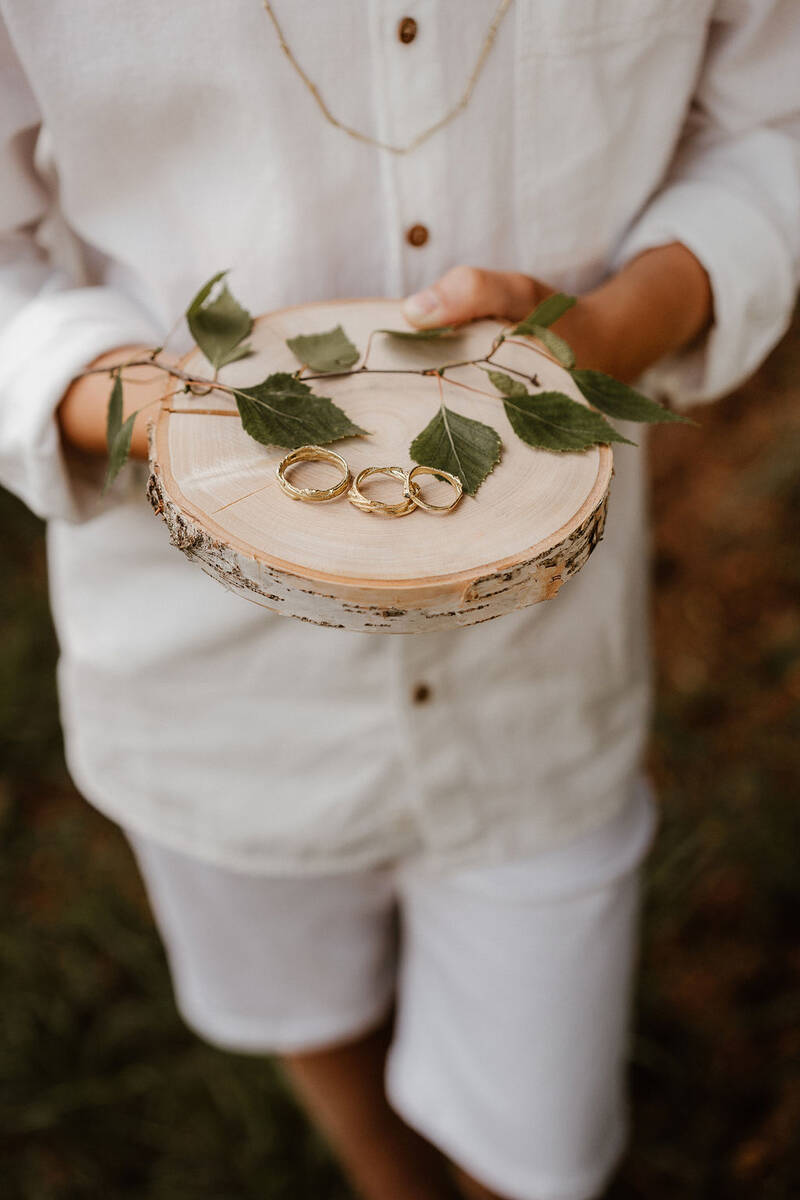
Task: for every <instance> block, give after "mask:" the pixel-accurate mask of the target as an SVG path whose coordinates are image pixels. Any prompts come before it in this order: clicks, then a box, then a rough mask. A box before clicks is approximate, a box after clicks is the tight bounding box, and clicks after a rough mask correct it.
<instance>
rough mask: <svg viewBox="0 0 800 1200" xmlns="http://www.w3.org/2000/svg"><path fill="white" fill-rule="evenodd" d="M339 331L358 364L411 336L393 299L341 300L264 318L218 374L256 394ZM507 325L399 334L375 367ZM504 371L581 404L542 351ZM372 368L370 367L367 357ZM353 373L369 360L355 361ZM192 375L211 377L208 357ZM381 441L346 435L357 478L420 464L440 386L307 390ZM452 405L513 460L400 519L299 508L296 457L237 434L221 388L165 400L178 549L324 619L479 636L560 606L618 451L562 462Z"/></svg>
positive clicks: (309, 467)
mask: <svg viewBox="0 0 800 1200" xmlns="http://www.w3.org/2000/svg"><path fill="white" fill-rule="evenodd" d="M337 324H342V325H343V326H344V329H345V331H346V333H347V334H348V336H349V337H350V339H351V341H352V342H354V343H355V345H356V346H357V347H358V348H359V350H360V351H361V353H362V356H363V353H364V351H365V349H366V346H367V340H368V337H369V334H370V332H371V331H372V330H374V329H379V328H392V329H408V328H409V327H408V325H407V323H406V322H405V320H404V318H403V317H402V315H401V312H400V303H399V301H393V300H345V301H335V302H324V303H317V304H306V305H302V306H300V307H296V308H288V309H282V310H280V311H278V312H274V313H270V314H268V315H267V316H264V317H261V318H259V319H258V320H257V321H256V323H255V327H254V329H253V333H252V336H251V338H250V341H251V343H252V345H253V348H254V349H255V351H256V354H255V356H253V357H251V358H248V359H244V360H242V361H241V362H238V363H233V364H231V365H230V366H228V367H225V368H224V369H223V371H222V372H221V374H220V380H221V381H222V382H224V383H228V384H232V385H234V386H247V385H249V384H253V383H256V382H258V381H260V380H261V379H263V378H264V377H265V376H266V375H268V374H271V373H272V372H275V371H290V372H292V371H296V370H297V369H298V367H299V363H298V361H297V359H296V358H295V356H294V355H293V354H292V353H291V351H290V350H289V348H288V347H287V346H286V338H288V337H293V336H295V335H296V334H301V333H302V334H308V333H317V332H321V331H324V330H328V329H331V328H333V326H335V325H337ZM500 328H501V326H500V323H499V322H497V321H493V320H486V321H478V322H475V323H474V324H471V325H469V326H467V327H465V329H464V331H463V332H462V333H459V334H458V335H457V336H456V337H453V338H447V339H442V340H437V341H403V340H400V339H397V338H390V337H387V336H385V335H381V334H375V336H374V337H373V339H372V346H371V349H370V353H369V366H370V368H377V367H382V368H396V367H436V366H441V365H444V364H445V363H447V362H456V361H460V360H463V359H472V358H476V357H479V356H480V355H482V354H485V353H487V352H488V350H489V348H490V347H491V344H492V340H493V338H494V337H495V335H496V333H497V331H498V330H499V329H500ZM496 359H497V362H498V364H499V365H500V366H502V365H507V366H510V367H516V368H518V369H519V370H523V371H525V372H527V373H530V374H533V373H535V374H536V375H537V376H538V379H539V381H540V383H541V386H542V387H543V388H544V389H551V388H554V389H558V390H561V391H565V392H567V393H568V394H569V395H571V396H573V397H574V398H575V399H576V400H578V401H580V402H581V403H584V401H583V398H582V396H581V395H580V393H579V392H578V390H577V388H576V387H575V385H574V384H573V383H572V380H571V378H570V376H569V375H568V373H567V372H566V371H564V370H562V368H561V367H559V366H557V365H556V364H555V363H553V362H552V361H550V360H549V359H548V358H546V357H545V356H544V355H542V354H539V353H538V352H536V351H533V350H529V349H525V348H518V347H515V346H507V345H503V346H502V347H501V350H500V352H499V354H498V355H497V356H496ZM361 361H363V358H362V360H361ZM357 365H359V364H357ZM184 369H186V370H188V371H191V372H192V373H196V374H198V375H201V376H203V377H204V378H205V377H208V376H209V375H210V368H209V366H208V364H207V363H206V361H205V359H204V358H203V356H202V354H201V353H200V352H199V351H194V352H193V353H192V354H191V355H189V356H188V357H187V358H186V359H185V360H184ZM452 377H453V378H454V379H457V380H460V381H462V382H464V383H469V384H471V385H472V386H474V387H477V388H481V389H482V390H483V391H484V392H491V391H492V390H493V389H492V387H491V384H490V383H489V381H488V378H487V376H486V374H485V373H484V372H483V371H481V370H480V369H479V368H477V367H473V366H468V367H460V368H457V369H456V370H454V371H453V373H452ZM311 386H312V387H313V388H314V390H315V391H317V392H319V394H321V395H324V396H329V397H330V398H331V399H333V400H334V401H335V402H336V403H337V404H338V405H339V406H340V407H341V408H343V409H344V411H345V412H346V413H347V415H348V416H349V417H350V418H351V419H352V420H353V421H355V422H356V424H358V425H360V426H361V427H362V428H364V429H367V430H369V431H370V436H369V437H355V438H348V439H343V440H342V441H338V442H335V443H333V445H332V449H334V450H336V451H337V452H338V453H340V454H342V455H343V456H344V458H345V459H346V460H347V462H348V463H349V465H350V469H351V471H352V473H353V476H354V477H355V475H356V473H357V472H358V471H359V470H361V468H362V467H366V466H370V465H395V464H396V465H399V466H402V467H404V468H408V467H410V466H412V465H413V464H412V460H411V458H410V457H409V450H408V448H409V445H410V443H411V441H412V440H413V438H414V437H415V436H416V435H417V433H419V432H420V430H421V429H422V428H423V427H424V426H425V425H426V424H427V423H428V422H429V421H430V420H431V418H432V417H433V416H434V415H435V413H436V411H437V409H438V405H439V388H438V383H437V380H436V378H435V377H432V376H422V375H393V374H381V375H371V374H370V375H364V374H362V375H357V376H339V377H334V376H331V377H326V378H325V379H319V380H317V381H315V382H314V383H312V385H311ZM444 399H445V403H446V404H447V405H448V406H449V407H451V408H453V409H455V410H456V411H457V412H459V413H462V414H463V415H464V416H467V417H472V418H475V419H476V420H480V421H483V422H485V423H486V424H489V425H491V426H493V428H495V429H496V430H497V431H498V433H499V434H500V437H501V439H502V443H503V450H502V457H501V459H500V462H499V463H498V464H497V466H496V467H495V468H494V471H493V472H492V473H491V474H490V475H489V477H488V478H487V479H486V480H485V482H484V483H483V484H482V485H481V487H480V489H479V490H478V493H477V495H476V496H474V497H472V496H467V495H465V496H464V497H463V498H462V500H461V501H460V503H459V504H458V505H457V507H456V508H455V509H454V510H453V512H451V513H449V514H447V515H446V516H439V515H433V514H429V513H426V512H424V511H422V510H417V511H415V512H413V513H411V514H409V515H408V516H405V517H401V518H391V517H380V516H375V515H372V514H366V513H363V512H361V511H359V510H358V509H357V508H355V507H354V506H353V505H352V504H350V503H349V501H348V500H347V498H346V496H341V497H339V498H338V499H336V500H332V501H328V502H324V503H318V504H309V503H303V502H301V501H295V500H291V499H290V498H289V497H288V496H287V495H286V494H285V493H284V492H283V491H282V489H281V488H280V486H279V484H278V481H277V479H276V477H275V467H276V465H277V464H278V462H279V461H280V460H281V458H282V457H283V456H284V454H285V453H286V449H285V448H284V449H282V448H279V447H265V446H262V445H260V444H259V443H258V442H255V441H253V440H252V439H251V438H250V437H249V436H248V435H247V434H246V433H245V432H244V430H243V429H242V426H241V423H240V421H239V419H238V415H218V416H217V415H207V414H204V413H202V412H200V411H198V410H201V409H203V410H208V409H214V410H221V411H222V412H223V413H225V414H227V413H228V412H230V413H231V414H235V412H236V410H235V404H234V402H233V398H232V397H231V396H229V395H228V394H226V393H224V392H221V391H219V390H215V391H213V392H212V393H210V394H209V395H206V396H203V397H198V396H193V395H189V394H187V393H184V392H177V393H176V394H175V395H173V396H171V397H170V398H169V399H168V401H167V402H166V404H165V406H164V408H163V409H162V411H161V413H160V415H159V417H158V419H157V421H156V423H155V425H154V426H153V427H151V431H150V445H151V471H152V474H151V479H150V486H149V494H150V498H151V502H152V504H153V506H154V508H155V509H156V511H157V512H158V513H160V514H161V515H162V516H163V518H164V520H165V521H166V524H167V527H168V530H169V535H170V538H171V540H172V542H173V544H174V545H175V546H177V547H178V548H179V549H181V550H182V551H183V552H184V553H185V554H186V555H187V556H188V557H189V558H190V559H193V560H194V561H195V562H197V563H198V564H199V565H200V566H201V567H202V568H203V570H205V571H206V572H207V573H208V574H209V575H212V576H213V577H214V578H215V579H218V580H219V581H220V582H221V583H223V584H224V585H225V586H226V587H228V588H229V589H230V590H232V591H233V592H236V593H237V594H239V595H240V596H243V597H246V598H247V599H248V600H251V601H255V602H256V603H258V604H261V605H263V606H265V607H266V608H269V609H272V610H274V611H275V612H278V613H283V614H285V615H288V616H292V617H297V618H299V619H300V620H304V621H311V622H313V623H315V624H317V625H327V626H333V627H335V628H339V629H349V630H357V631H361V632H372V633H418V632H423V631H428V630H441V629H451V628H455V627H458V626H465V625H474V624H478V623H479V622H482V621H488V620H491V619H492V618H494V617H499V616H502V615H503V614H505V613H509V612H512V611H513V610H515V609H518V608H522V607H524V606H526V605H529V604H536V603H538V602H539V601H541V600H547V599H550V598H551V597H553V596H555V595H556V593H557V592H558V590H559V588H560V587H561V585H562V584H563V582H564V581H565V580H566V579H568V578H569V576H570V575H573V574H574V573H575V572H576V571H578V570H579V569H580V568H581V566H582V565H583V564H584V562H585V561H586V559H587V558H588V557H589V555H590V553H591V552H592V550H593V549H594V547H595V545H596V544H597V542H598V541H599V540H600V538H601V537H602V533H603V526H604V523H605V515H606V506H607V501H608V492H609V486H610V482H611V477H612V474H613V458H612V452H611V447H610V446H607V445H603V446H594V447H591V448H590V449H588V450H585V451H582V452H580V453H567V454H560V453H553V452H549V451H544V450H536V449H533V448H532V447H530V446H528V445H526V444H525V443H523V442H522V441H520V439H519V438H518V437H517V435H516V434H515V433H514V431H513V430H512V428H511V426H510V424H509V422H508V419H507V417H506V415H505V412H504V409H503V405H502V401H501V398H500V397H497V398H496V399H495V398H493V397H491V396H489V395H478V394H476V393H475V392H471V391H467V390H465V389H463V388H460V387H454V386H449V385H448V384H447V383H446V382H445V384H444ZM336 478H337V475H336V470H335V468H333V467H331V466H329V465H327V464H324V463H303V464H300V465H298V466H296V467H293V468H292V472H291V479H292V482H293V483H295V484H296V485H297V486H299V487H328V486H329V485H330V484H331V483H333V482H334V481H335V479H336ZM420 483H421V485H423V487H424V494H425V496H426V497H427V498H428V499H429V500H431V501H432V502H433V503H447V502H448V501H449V499H450V498H451V497H452V491H451V490H450V488H449V487H448V485H447V484H446V483H444V482H443V481H441V480H436V479H434V478H432V477H429V476H423V477H422V479H421V480H420ZM365 492H367V493H368V494H369V495H371V496H375V497H377V498H378V499H384V500H397V499H399V498H400V497H401V489H400V485H399V483H397V482H396V481H394V480H392V479H390V478H387V477H380V476H378V477H373V478H372V479H370V481H369V483H368V484H366V485H365Z"/></svg>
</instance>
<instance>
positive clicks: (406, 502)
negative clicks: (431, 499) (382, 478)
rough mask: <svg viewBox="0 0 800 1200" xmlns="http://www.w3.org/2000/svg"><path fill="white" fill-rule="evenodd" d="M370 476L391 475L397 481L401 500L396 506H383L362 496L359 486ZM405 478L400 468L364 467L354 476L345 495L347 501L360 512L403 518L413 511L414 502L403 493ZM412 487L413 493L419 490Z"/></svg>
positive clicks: (414, 486)
mask: <svg viewBox="0 0 800 1200" xmlns="http://www.w3.org/2000/svg"><path fill="white" fill-rule="evenodd" d="M370 475H391V476H393V477H394V478H395V479H399V480H400V482H401V483H402V484H403V499H402V500H399V501H398V502H397V503H396V504H385V503H384V501H383V500H370V499H369V498H368V497H367V496H364V495H363V494H362V492H361V490H360V488H361V484H362V483H363V482H364V480H365V479H367V478H368V476H370ZM406 478H407V477H406V472H405V471H404V470H403V468H402V467H364V470H363V471H359V473H358V474H357V475H356V477H355V480H354V481H353V483H352V485H351V487H350V491H349V492H348V493H347V499H348V500H349V501H350V503H351V504H354V505H355V506H356V508H360V509H361V511H362V512H366V513H369V512H373V513H379V514H381V515H382V516H384V517H404V516H405V515H406V513H410V512H413V511H414V501H413V499H412V498H410V497H408V496H407V495H406V493H405V485H406ZM412 486H413V488H414V490H415V491H418V490H419V489H418V488H417V485H416V484H413V485H412Z"/></svg>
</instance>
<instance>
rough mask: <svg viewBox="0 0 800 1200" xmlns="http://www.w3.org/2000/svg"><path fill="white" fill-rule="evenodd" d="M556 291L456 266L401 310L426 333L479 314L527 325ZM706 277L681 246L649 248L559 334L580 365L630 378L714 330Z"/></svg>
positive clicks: (582, 305) (570, 316)
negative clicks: (710, 327)
mask: <svg viewBox="0 0 800 1200" xmlns="http://www.w3.org/2000/svg"><path fill="white" fill-rule="evenodd" d="M555 290H556V289H555V288H552V287H550V286H549V285H548V284H546V283H542V282H541V281H540V280H538V279H534V278H533V277H532V276H530V275H522V274H519V273H518V272H515V271H485V270H482V269H480V268H478V267H467V266H458V267H453V268H452V270H450V271H448V272H447V273H446V274H445V275H443V276H442V277H441V279H439V280H438V281H437V282H436V283H434V284H433V285H432V286H431V287H429V288H426V289H425V291H422V292H418V293H417V294H416V295H414V296H409V297H408V299H407V300H406V301H405V304H404V308H403V311H404V313H405V316H406V317H407V319H408V320H409V321H410V322H411V324H412V325H416V326H417V327H418V328H421V329H425V328H431V327H433V326H437V325H451V324H452V325H456V324H460V323H461V322H463V321H472V320H476V319H477V318H479V317H497V318H499V319H501V320H507V321H521V320H522V318H523V317H525V316H527V314H528V313H529V312H531V310H532V309H534V308H535V307H536V305H537V304H538V303H539V302H540V301H541V300H544V298H545V297H546V296H550V295H552V293H553V292H554V291H555ZM711 313H712V298H711V286H710V283H709V280H708V276H707V275H706V272H705V271H704V269H703V267H702V266H701V264H700V263H699V262H698V260H697V259H696V258H695V256H694V255H693V254H692V253H691V251H690V250H688V249H687V248H686V247H685V246H683V245H682V244H681V243H679V242H673V243H671V244H669V245H667V246H659V247H656V248H655V249H653V250H647V251H645V252H644V253H643V254H640V255H639V256H638V257H637V258H635V259H633V260H632V261H631V262H630V263H628V264H627V265H626V266H625V267H624V268H623V269H622V270H621V271H620V272H619V273H618V274H617V275H614V276H612V277H611V278H610V279H609V280H607V281H606V282H604V283H603V284H601V285H600V287H598V288H596V289H595V290H594V291H592V292H588V293H587V294H585V295H583V296H580V297H578V302H577V304H575V306H574V307H573V308H571V309H570V310H569V311H568V312H567V313H565V314H564V316H563V317H561V318H560V319H559V321H558V325H557V328H556V332H557V333H558V334H559V335H560V336H562V337H563V338H565V339H566V340H567V341H568V342H569V344H570V345H571V346H572V348H573V350H574V351H575V356H576V359H577V365H578V366H579V367H590V368H593V369H594V370H598V371H606V372H607V373H608V374H610V375H614V376H615V377H616V378H617V379H622V380H625V381H630V380H633V379H635V378H636V377H637V376H638V375H640V374H641V372H642V371H643V370H645V369H646V368H647V367H649V366H651V365H652V364H653V363H654V362H656V361H657V360H658V359H659V358H661V357H662V355H664V354H666V353H668V352H670V351H674V350H678V349H680V348H681V347H682V346H684V345H686V344H687V343H688V342H690V341H691V340H692V339H693V338H694V337H696V336H697V335H698V334H700V333H702V332H703V330H704V329H705V328H706V327H707V326H708V324H709V322H710V320H711Z"/></svg>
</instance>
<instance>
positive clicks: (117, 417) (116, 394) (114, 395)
mask: <svg viewBox="0 0 800 1200" xmlns="http://www.w3.org/2000/svg"><path fill="white" fill-rule="evenodd" d="M121 426H122V380H121V379H120V377H119V375H115V376H114V385H113V387H112V388H111V395H110V396H109V398H108V415H107V417H106V445H107V447H108V450H109V453H110V452H111V447H112V445H113V444H114V438H115V437H116V436H117V434H118V433H119V431H120V428H121Z"/></svg>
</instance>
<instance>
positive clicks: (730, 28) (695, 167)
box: [612, 0, 800, 409]
mask: <svg viewBox="0 0 800 1200" xmlns="http://www.w3.org/2000/svg"><path fill="white" fill-rule="evenodd" d="M799 16H800V14H799V13H798V5H797V0H722V2H721V3H718V4H717V6H716V9H715V13H714V21H713V23H712V25H711V29H710V33H709V39H708V44H707V50H706V55H705V59H704V62H703V65H702V68H701V72H700V75H699V77H698V83H697V88H696V91H695V94H694V99H693V104H692V108H691V112H690V114H689V118H688V120H687V123H686V127H685V129H684V132H683V135H682V137H681V140H680V143H679V146H678V149H677V152H676V154H675V156H674V158H673V160H672V163H671V165H670V167H669V170H668V173H667V177H666V179H665V182H664V184H663V186H662V187H661V188H660V189H659V191H658V192H657V193H656V194H655V195H654V196H653V197H651V198H650V200H649V202H648V203H647V205H646V206H645V208H644V210H643V211H642V212H641V213H640V214H639V216H638V217H637V219H636V220H635V221H634V222H633V224H632V226H631V227H630V228H629V229H628V230H627V232H626V233H625V235H624V237H623V239H622V241H621V244H620V245H619V246H618V248H617V250H616V252H615V254H614V257H613V261H612V267H613V269H614V270H615V271H616V270H619V268H620V267H621V266H623V265H624V264H625V263H626V262H627V261H629V260H630V259H632V258H634V257H635V256H636V255H637V254H639V253H641V252H642V251H643V250H647V249H650V248H651V247H654V246H660V245H665V244H667V243H669V242H672V241H679V242H682V243H683V244H684V245H685V246H687V247H688V248H689V249H690V250H691V251H692V253H693V254H694V255H695V256H696V257H697V259H698V260H699V261H700V262H701V263H702V264H703V266H704V268H705V269H706V271H707V272H708V275H709V278H710V280H711V287H712V293H713V303H714V318H713V324H712V326H711V328H710V330H709V332H708V334H707V335H704V336H703V337H702V338H700V339H697V341H696V342H695V343H694V344H693V345H692V346H690V347H687V348H686V349H684V350H683V351H682V352H680V353H678V354H674V355H671V356H669V357H668V358H665V359H664V360H663V361H662V362H661V363H659V364H658V365H657V366H656V367H654V368H652V369H651V370H650V371H648V372H647V373H646V375H645V376H644V378H643V381H642V383H643V386H644V387H645V389H646V390H654V391H657V392H660V393H661V394H662V395H663V394H665V395H666V396H667V397H668V398H669V399H670V401H671V402H672V404H673V405H674V406H675V407H676V408H681V409H683V408H688V407H690V406H691V405H693V404H697V403H702V402H706V401H710V400H714V399H716V398H717V397H719V396H722V395H725V394H726V393H728V392H730V391H732V390H733V389H734V388H735V387H737V386H738V385H739V384H740V383H742V382H743V380H745V379H746V378H747V377H748V376H749V375H750V374H751V373H752V372H753V371H754V370H755V369H756V368H757V367H758V366H759V365H760V363H761V362H762V361H763V359H764V358H765V357H766V355H767V354H768V353H769V351H770V350H771V349H772V347H773V346H774V345H775V344H776V342H777V341H778V340H779V338H780V337H781V335H782V334H783V333H784V332H785V330H786V328H787V326H788V324H789V322H790V320H791V317H792V310H793V306H794V300H795V295H796V290H797V284H798V279H799V278H800V19H798V17H799Z"/></svg>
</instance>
